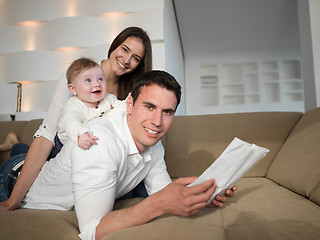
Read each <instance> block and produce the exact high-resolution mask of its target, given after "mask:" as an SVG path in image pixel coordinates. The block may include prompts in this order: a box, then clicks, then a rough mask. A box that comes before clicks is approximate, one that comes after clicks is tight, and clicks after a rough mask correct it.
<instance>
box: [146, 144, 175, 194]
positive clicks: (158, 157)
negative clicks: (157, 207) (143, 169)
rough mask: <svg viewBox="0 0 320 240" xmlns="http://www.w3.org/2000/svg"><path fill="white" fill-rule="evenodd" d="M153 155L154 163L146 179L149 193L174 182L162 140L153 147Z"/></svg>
mask: <svg viewBox="0 0 320 240" xmlns="http://www.w3.org/2000/svg"><path fill="white" fill-rule="evenodd" d="M151 155H152V159H153V161H154V163H153V166H152V168H151V170H150V171H149V172H148V174H147V176H146V178H145V179H144V184H145V187H146V190H147V192H148V194H149V195H152V194H154V193H156V192H158V191H160V190H161V189H163V188H165V187H166V186H167V185H168V184H169V183H171V182H172V180H171V178H170V176H169V174H168V171H167V166H166V164H165V161H164V148H163V146H162V143H161V141H159V142H158V143H157V144H156V145H155V146H153V147H152V153H151Z"/></svg>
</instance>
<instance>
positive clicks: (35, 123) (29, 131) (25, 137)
mask: <svg viewBox="0 0 320 240" xmlns="http://www.w3.org/2000/svg"><path fill="white" fill-rule="evenodd" d="M42 121H43V119H35V120H31V121H29V122H28V123H27V124H26V126H25V127H24V128H23V129H22V131H21V132H20V134H19V136H18V137H19V139H20V141H21V142H23V143H25V144H28V145H30V144H31V142H32V140H33V135H34V134H35V132H36V131H37V130H38V128H39V126H40V125H41V123H42Z"/></svg>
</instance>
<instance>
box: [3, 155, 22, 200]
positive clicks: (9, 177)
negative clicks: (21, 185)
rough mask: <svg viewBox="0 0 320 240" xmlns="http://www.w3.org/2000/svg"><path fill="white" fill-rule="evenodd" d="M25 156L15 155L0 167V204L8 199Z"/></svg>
mask: <svg viewBox="0 0 320 240" xmlns="http://www.w3.org/2000/svg"><path fill="white" fill-rule="evenodd" d="M26 155H27V154H26V153H22V154H18V155H15V156H13V157H11V158H9V159H8V160H6V161H5V162H4V163H2V164H1V165H0V202H3V201H5V200H7V199H8V198H9V196H10V194H11V192H12V189H13V187H14V185H15V184H16V181H17V178H18V176H19V173H20V171H21V168H22V166H23V163H24V160H25V158H26Z"/></svg>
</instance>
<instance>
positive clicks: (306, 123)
mask: <svg viewBox="0 0 320 240" xmlns="http://www.w3.org/2000/svg"><path fill="white" fill-rule="evenodd" d="M319 149H320V108H317V109H314V110H311V111H309V112H306V113H305V114H304V115H303V117H302V118H301V120H300V121H299V123H298V124H297V126H296V127H295V128H294V129H293V131H292V133H291V134H290V136H289V137H288V139H287V141H286V142H285V144H284V145H283V147H282V148H281V150H280V151H279V153H278V155H277V156H276V157H275V159H274V161H273V163H272V165H271V167H270V169H269V171H268V174H267V177H268V178H270V179H271V180H273V181H275V182H276V183H278V184H280V185H282V186H284V187H286V188H288V189H290V190H292V191H294V192H296V193H299V194H301V195H302V196H305V197H310V196H311V195H312V194H313V193H314V195H313V197H312V199H314V200H315V199H317V200H316V201H317V203H318V204H319V203H320V202H319V198H320V196H319V194H320V191H319V190H318V193H316V192H315V191H316V189H317V188H318V187H319V184H320V150H319Z"/></svg>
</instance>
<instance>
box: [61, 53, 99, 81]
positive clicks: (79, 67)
mask: <svg viewBox="0 0 320 240" xmlns="http://www.w3.org/2000/svg"><path fill="white" fill-rule="evenodd" d="M96 66H99V67H100V65H99V64H98V63H96V62H95V61H93V60H91V59H90V58H78V59H77V60H75V61H73V62H72V63H71V65H70V66H69V67H68V70H67V73H66V77H67V81H68V84H71V83H72V81H73V79H74V78H75V77H76V76H77V75H78V74H79V73H81V72H82V71H84V70H87V69H90V68H94V67H96Z"/></svg>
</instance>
